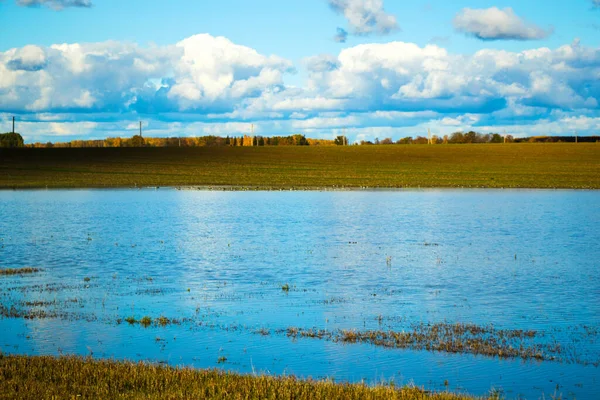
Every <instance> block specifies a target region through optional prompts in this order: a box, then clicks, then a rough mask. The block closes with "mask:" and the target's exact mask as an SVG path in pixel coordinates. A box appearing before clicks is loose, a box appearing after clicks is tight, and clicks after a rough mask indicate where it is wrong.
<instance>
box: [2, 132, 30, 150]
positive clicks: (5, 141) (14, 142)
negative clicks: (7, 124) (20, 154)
mask: <svg viewBox="0 0 600 400" xmlns="http://www.w3.org/2000/svg"><path fill="white" fill-rule="evenodd" d="M0 147H25V142H23V136H21V135H20V134H19V133H16V132H15V133H12V132H8V133H2V134H0Z"/></svg>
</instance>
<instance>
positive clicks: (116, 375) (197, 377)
mask: <svg viewBox="0 0 600 400" xmlns="http://www.w3.org/2000/svg"><path fill="white" fill-rule="evenodd" d="M0 398H4V399H17V398H18V399H71V398H73V399H74V398H84V399H86V398H88V399H116V398H119V399H298V400H301V399H315V400H316V399H386V400H388V399H401V400H413V399H415V400H416V399H439V400H451V399H453V400H454V399H468V398H470V397H466V396H458V395H453V394H450V393H428V392H425V391H423V390H421V389H418V388H414V387H406V388H395V387H393V386H376V387H368V386H365V385H362V384H336V383H333V382H330V381H312V380H298V379H296V378H294V377H271V376H252V375H238V374H234V373H227V372H222V371H218V370H195V369H189V368H171V367H167V366H157V365H148V364H142V363H138V364H134V363H130V362H117V361H96V360H92V359H89V358H86V359H82V358H78V357H61V358H53V357H28V356H2V355H0Z"/></svg>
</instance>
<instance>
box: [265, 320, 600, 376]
mask: <svg viewBox="0 0 600 400" xmlns="http://www.w3.org/2000/svg"><path fill="white" fill-rule="evenodd" d="M277 333H285V334H286V335H287V336H288V337H290V338H293V339H296V338H310V339H321V340H329V341H332V342H338V343H348V344H354V343H365V344H371V345H374V346H380V347H387V348H396V349H412V350H427V351H439V352H445V353H459V354H477V355H483V356H487V357H499V358H521V359H523V360H537V361H557V362H568V363H578V364H583V365H590V364H591V365H594V366H598V363H599V361H598V360H592V361H587V360H584V359H582V358H581V357H579V356H578V355H576V354H570V352H565V351H564V349H563V348H562V347H561V346H560V345H558V344H542V343H539V342H537V341H536V340H535V338H536V337H537V336H538V335H537V332H535V331H525V330H519V329H516V330H509V329H497V328H494V326H492V325H487V326H480V325H474V324H460V323H456V324H451V323H445V322H444V323H436V324H423V323H421V324H413V326H412V327H411V329H410V330H408V331H403V332H396V331H391V330H390V331H383V330H362V331H361V330H334V331H329V330H324V329H304V328H298V327H289V328H287V329H286V330H279V331H278V332H277Z"/></svg>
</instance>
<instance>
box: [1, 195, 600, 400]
mask: <svg viewBox="0 0 600 400" xmlns="http://www.w3.org/2000/svg"><path fill="white" fill-rule="evenodd" d="M599 205H600V192H597V191H510V190H471V191H466V190H465V191H461V190H425V191H418V190H414V191H364V192H363V191H353V192H219V191H193V190H181V191H179V190H174V189H164V190H163V189H160V190H151V189H145V190H56V191H2V192H0V350H1V351H2V352H4V353H7V354H48V355H58V354H80V355H92V356H93V357H98V358H116V359H131V360H149V361H152V362H160V363H168V364H171V365H186V366H194V367H198V368H207V367H218V368H222V369H226V370H232V371H239V372H243V373H269V374H275V375H281V374H287V375H297V376H299V377H309V376H311V377H313V378H323V377H328V378H332V379H335V380H336V381H353V382H357V381H366V382H369V383H378V382H390V381H393V382H395V383H396V384H410V383H414V384H416V385H419V386H424V387H426V388H428V389H432V390H446V389H448V390H452V391H456V392H466V393H471V394H475V395H483V394H487V393H489V392H490V390H492V389H493V390H496V391H498V392H500V393H501V394H502V395H504V396H505V397H507V398H516V397H526V398H540V397H542V396H544V397H545V398H550V397H551V396H554V395H562V397H563V398H578V399H583V398H594V396H595V395H596V393H597V387H598V385H599V384H600V379H599V377H600V369H599V363H600V301H598V299H599V298H600V272H599V271H598V267H599V266H600V265H599V263H600V261H599V260H600V241H599V239H600V228H599V226H600V207H599Z"/></svg>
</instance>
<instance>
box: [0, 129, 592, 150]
mask: <svg viewBox="0 0 600 400" xmlns="http://www.w3.org/2000/svg"><path fill="white" fill-rule="evenodd" d="M559 142H567V143H568V142H571V143H573V142H582V143H583V142H588V143H589V142H600V136H579V137H575V136H532V137H525V138H514V137H513V136H511V135H500V134H498V133H478V132H474V131H469V132H454V133H452V134H451V135H444V136H437V135H433V136H431V137H429V138H428V137H425V136H417V137H411V136H407V137H405V138H402V139H398V140H393V139H392V138H384V139H381V140H380V139H378V138H377V139H375V140H373V141H367V140H361V141H360V142H357V143H354V144H355V145H357V144H360V145H402V144H468V143H559ZM348 144H349V142H348V138H347V137H346V136H337V137H336V138H335V139H333V140H329V139H311V138H307V137H306V136H304V135H301V134H295V135H289V136H270V137H267V136H248V135H244V136H227V137H221V136H213V135H209V136H196V137H167V138H156V137H143V136H141V135H135V136H133V137H131V138H121V137H109V138H107V139H97V140H96V139H92V140H71V141H69V142H47V143H41V142H36V143H31V144H25V143H24V141H23V137H22V136H21V135H20V134H19V133H3V134H0V147H36V148H39V147H42V148H43V147H45V148H52V147H57V148H64V147H72V148H78V147H224V146H231V147H252V146H254V147H256V146H344V145H348Z"/></svg>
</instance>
